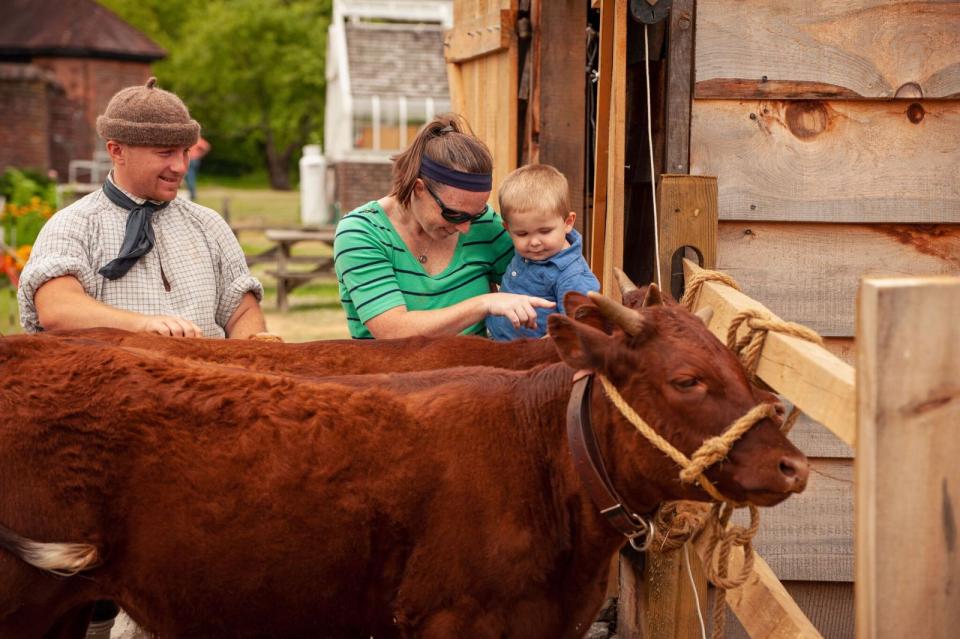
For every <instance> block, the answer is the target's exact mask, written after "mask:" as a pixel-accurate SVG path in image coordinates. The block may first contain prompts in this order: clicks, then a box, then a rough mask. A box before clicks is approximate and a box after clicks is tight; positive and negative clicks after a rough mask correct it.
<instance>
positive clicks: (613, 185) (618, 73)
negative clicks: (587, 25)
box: [598, 0, 629, 296]
mask: <svg viewBox="0 0 960 639" xmlns="http://www.w3.org/2000/svg"><path fill="white" fill-rule="evenodd" d="M627 5H628V0H616V3H615V4H614V17H613V22H614V29H613V65H612V66H613V78H612V83H611V87H610V91H611V92H610V126H609V136H610V141H609V143H608V144H607V157H606V158H605V160H606V162H607V214H606V230H605V232H604V241H603V270H602V271H601V272H599V273H598V276H599V277H600V284H601V286H602V287H603V288H602V290H603V292H604V294H605V295H608V296H612V295H614V294H615V293H614V291H615V290H619V289H618V288H617V286H616V280H615V278H614V277H613V269H614V267H617V268H623V234H624V224H625V214H626V213H625V211H624V208H625V201H626V198H625V193H624V181H625V178H626V172H625V168H624V167H625V165H626V151H627V124H626V123H627V26H628V22H627V21H628V20H629V16H628V15H627ZM603 6H604V8H606V6H607V5H606V3H604V5H603ZM603 160H604V159H603V158H601V159H600V161H603Z"/></svg>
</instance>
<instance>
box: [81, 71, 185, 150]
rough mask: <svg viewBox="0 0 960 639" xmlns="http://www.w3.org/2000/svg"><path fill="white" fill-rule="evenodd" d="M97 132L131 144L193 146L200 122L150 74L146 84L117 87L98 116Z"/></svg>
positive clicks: (108, 137) (181, 101) (104, 136)
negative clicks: (124, 87)
mask: <svg viewBox="0 0 960 639" xmlns="http://www.w3.org/2000/svg"><path fill="white" fill-rule="evenodd" d="M97 133H98V134H99V135H100V137H101V138H103V139H104V140H116V141H117V142H123V143H124V144H132V145H133V146H193V145H194V144H196V142H197V139H198V138H199V137H200V124H198V123H197V121H196V120H192V119H191V118H190V112H189V111H187V105H185V104H184V103H183V100H181V99H180V98H178V97H177V96H176V95H175V94H173V93H171V92H169V91H164V90H163V89H161V88H159V87H157V79H156V78H150V79H149V80H147V84H146V85H145V86H142V87H141V86H136V87H127V88H126V89H120V90H119V91H117V93H116V95H114V96H113V97H112V98H110V103H109V104H107V109H106V111H104V113H103V115H101V116H100V117H98V118H97Z"/></svg>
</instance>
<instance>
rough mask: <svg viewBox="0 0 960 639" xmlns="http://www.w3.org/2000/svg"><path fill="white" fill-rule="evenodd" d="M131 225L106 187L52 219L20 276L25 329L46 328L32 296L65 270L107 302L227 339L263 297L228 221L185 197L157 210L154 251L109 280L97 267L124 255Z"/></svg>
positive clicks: (131, 196) (135, 198) (91, 293)
mask: <svg viewBox="0 0 960 639" xmlns="http://www.w3.org/2000/svg"><path fill="white" fill-rule="evenodd" d="M125 193H126V192H125ZM127 196H128V197H130V198H131V199H132V200H134V201H135V202H137V203H142V202H143V201H144V200H143V198H137V197H135V196H133V195H132V194H130V193H127ZM126 223H127V211H125V210H123V209H122V208H120V207H119V206H117V205H115V204H113V203H112V202H111V201H110V200H109V199H107V196H106V195H104V194H103V190H102V189H98V190H97V191H94V192H93V193H91V194H89V195H87V196H86V197H84V198H82V199H80V200H78V201H77V202H74V203H73V204H71V205H70V206H68V207H66V208H65V209H63V210H62V211H60V212H58V213H56V214H55V215H54V216H53V217H52V218H50V220H49V221H48V222H47V223H46V225H45V226H44V227H43V229H42V230H41V232H40V236H39V237H38V238H37V242H36V244H34V246H33V251H32V252H31V254H30V259H29V260H28V261H27V265H26V267H25V268H24V269H23V273H22V275H21V278H20V290H19V291H18V294H17V298H18V301H19V304H20V323H21V324H22V325H23V328H24V330H26V331H27V332H29V333H36V332H38V331H41V330H43V327H41V326H40V323H39V320H38V317H37V310H36V307H35V306H34V295H35V294H36V292H37V289H38V288H40V286H41V285H43V284H44V283H45V282H47V281H48V280H50V279H53V278H55V277H60V276H62V275H72V276H74V277H75V278H77V279H78V280H79V281H80V284H81V285H82V286H83V289H84V291H86V293H87V295H89V296H90V297H92V298H94V299H97V300H100V301H101V302H104V303H105V304H109V305H110V306H114V307H117V308H122V309H126V310H128V311H134V312H136V313H143V314H145V315H175V316H177V317H182V318H184V319H188V320H190V321H192V322H194V323H195V324H197V325H198V326H199V327H200V328H201V329H203V334H204V335H205V336H207V337H224V336H225V334H226V332H225V330H224V329H225V327H226V325H227V321H228V320H229V319H230V317H231V316H232V315H233V313H234V311H235V310H236V309H237V307H238V306H239V305H240V300H241V299H242V298H243V295H244V293H246V292H247V291H251V292H252V293H253V294H254V295H256V296H257V299H258V300H259V299H261V298H262V297H263V287H262V286H261V285H260V282H258V281H257V280H256V278H254V277H253V276H252V275H251V274H250V269H248V268H247V263H246V260H245V259H244V256H243V251H242V249H241V248H240V245H239V244H238V243H237V240H236V238H235V237H234V235H233V233H232V232H231V230H230V227H229V225H228V224H227V223H226V222H225V221H224V220H223V218H221V217H220V216H219V215H218V214H217V213H216V212H215V211H213V210H211V209H208V208H206V207H203V206H200V205H198V204H194V203H192V202H188V201H186V200H183V199H181V198H176V199H175V200H173V201H172V202H170V204H169V205H168V206H167V207H166V208H163V209H161V210H160V211H158V212H156V213H155V214H154V216H153V229H154V232H155V235H156V238H157V241H156V244H155V245H154V247H153V250H152V251H150V252H149V253H147V254H146V255H144V256H143V257H141V258H140V260H139V261H137V263H136V264H135V265H134V266H133V268H131V269H130V271H129V272H128V273H127V274H126V275H124V276H123V277H121V278H120V279H117V280H112V281H111V280H108V279H107V278H105V277H104V276H102V275H100V274H99V273H97V271H98V270H99V269H100V268H101V267H102V266H103V265H105V264H106V263H107V262H109V261H110V260H112V259H113V258H115V257H116V256H117V254H118V253H119V252H120V245H121V244H122V243H123V235H124V232H125V231H126ZM164 280H166V282H167V283H168V284H169V290H167V287H166V286H165V284H164Z"/></svg>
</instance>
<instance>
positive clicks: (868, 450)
mask: <svg viewBox="0 0 960 639" xmlns="http://www.w3.org/2000/svg"><path fill="white" fill-rule="evenodd" d="M958 317H960V278H958V277H917V278H866V279H864V280H863V281H862V282H861V285H860V298H859V305H858V313H857V458H856V461H855V472H856V498H857V501H856V586H855V588H856V601H857V637H858V639H868V638H869V639H886V638H888V637H889V638H891V639H892V638H894V637H924V638H925V639H946V638H947V637H956V636H957V633H958V632H960V547H958V542H960V540H958V535H957V527H958V522H957V518H958V516H960V463H958V459H960V322H958V320H957V318H958Z"/></svg>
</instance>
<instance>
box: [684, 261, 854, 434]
mask: <svg viewBox="0 0 960 639" xmlns="http://www.w3.org/2000/svg"><path fill="white" fill-rule="evenodd" d="M701 270H702V269H701V268H700V267H699V266H697V265H696V264H694V263H693V262H691V261H690V260H684V273H685V275H686V277H687V278H688V279H689V278H690V277H691V276H692V275H694V274H695V273H698V272H700V271H701ZM704 307H710V308H712V309H713V311H714V313H713V319H712V320H711V321H710V325H709V328H710V331H711V332H713V334H714V335H716V336H717V337H718V338H719V339H720V341H722V342H724V343H726V341H727V329H728V327H729V326H730V323H731V321H732V320H733V318H734V317H735V316H736V315H737V314H738V313H740V312H741V311H744V310H747V309H759V310H761V311H763V312H765V313H767V314H769V315H771V316H773V317H776V315H774V314H773V313H772V312H770V310H769V309H767V308H766V307H765V306H763V305H762V304H760V303H759V302H757V301H756V300H753V299H751V298H749V297H747V296H746V295H745V294H743V293H740V292H738V291H736V290H734V289H732V288H730V287H729V286H725V285H723V284H720V283H717V282H708V283H707V284H704V286H703V288H702V289H701V290H700V295H699V297H698V299H697V300H696V302H695V308H694V310H698V309H701V308H704ZM757 375H758V376H759V377H760V379H762V380H763V381H764V382H766V383H767V384H769V385H770V386H771V387H772V388H774V389H775V390H776V392H778V393H780V394H781V395H783V396H784V397H785V398H787V399H788V400H790V401H791V402H792V403H794V404H795V405H797V406H798V407H799V408H800V409H801V410H802V411H803V412H805V413H806V414H807V415H809V416H810V417H812V418H813V419H815V420H816V421H818V422H820V423H821V424H823V425H824V426H826V427H827V428H829V429H830V430H831V431H833V433H834V434H835V435H836V436H837V437H839V438H840V439H841V440H843V441H844V442H846V443H847V444H849V445H850V446H853V447H855V439H856V437H855V429H856V394H855V388H854V370H853V368H852V367H851V366H850V365H849V364H845V363H844V362H842V361H841V360H840V359H839V358H837V357H836V356H835V355H833V354H831V353H830V352H829V351H827V350H826V349H825V348H823V347H822V346H818V345H816V344H812V343H810V342H807V341H805V340H802V339H799V338H796V337H791V336H789V335H782V334H780V333H770V334H769V335H768V336H767V339H766V342H765V343H764V347H763V351H762V353H761V356H760V363H759V365H758V367H757Z"/></svg>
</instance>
